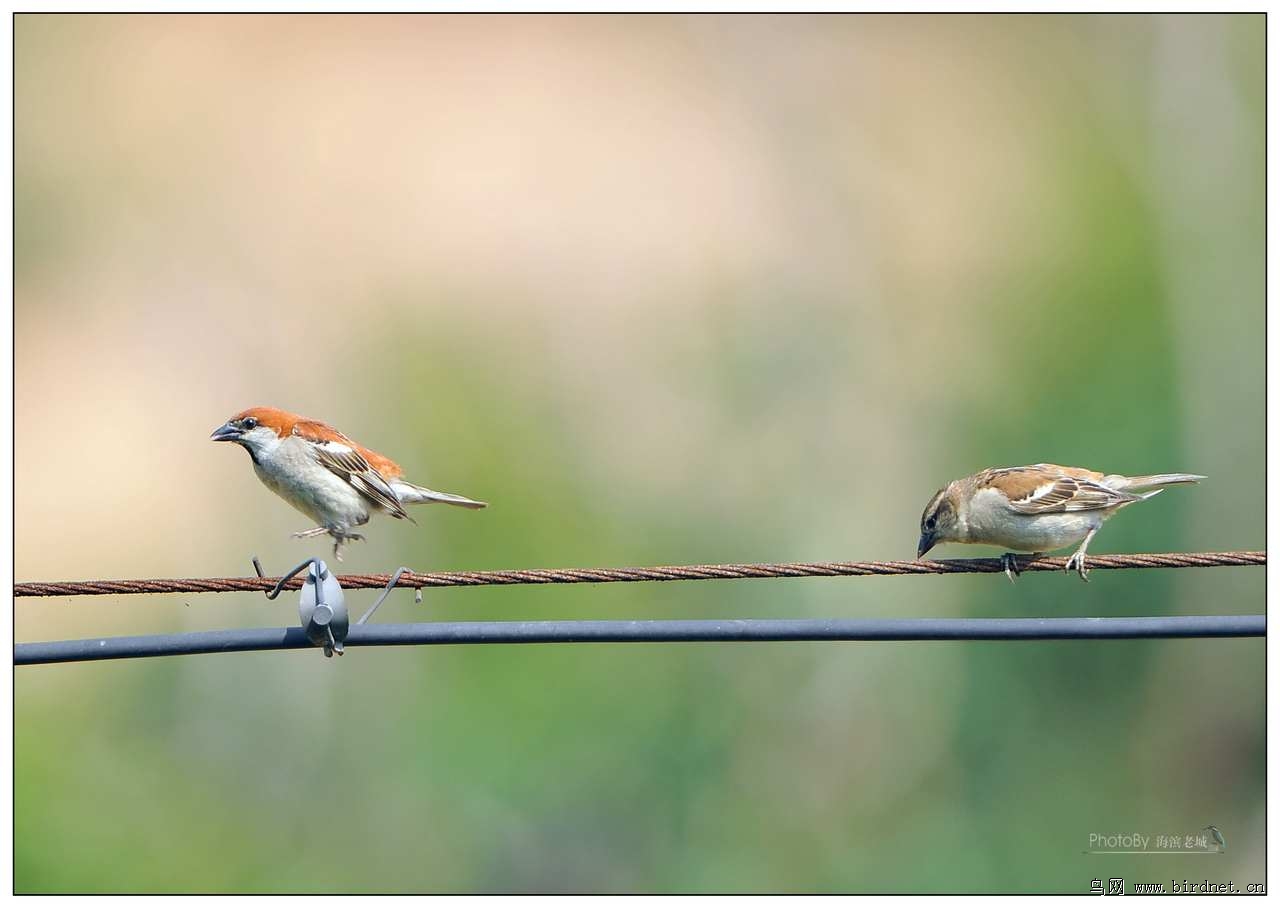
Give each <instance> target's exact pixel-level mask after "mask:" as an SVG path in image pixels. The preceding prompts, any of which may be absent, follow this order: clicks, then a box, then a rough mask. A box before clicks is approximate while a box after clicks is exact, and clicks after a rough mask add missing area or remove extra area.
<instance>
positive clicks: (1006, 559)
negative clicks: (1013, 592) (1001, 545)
mask: <svg viewBox="0 0 1280 908" xmlns="http://www.w3.org/2000/svg"><path fill="white" fill-rule="evenodd" d="M1000 563H1001V564H1002V565H1004V575H1005V576H1006V577H1008V578H1009V582H1010V583H1015V582H1016V581H1017V579H1018V577H1019V576H1020V575H1021V574H1022V568H1021V567H1019V566H1018V556H1017V555H1015V554H1014V553H1013V552H1005V553H1004V554H1003V555H1001V556H1000Z"/></svg>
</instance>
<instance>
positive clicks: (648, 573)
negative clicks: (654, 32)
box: [13, 552, 1267, 598]
mask: <svg viewBox="0 0 1280 908" xmlns="http://www.w3.org/2000/svg"><path fill="white" fill-rule="evenodd" d="M1266 563H1267V553H1266V552H1172V553H1146V554H1129V555H1090V556H1089V560H1088V567H1089V570H1091V571H1092V570H1102V571H1107V570H1124V569H1149V568H1198V567H1241V566H1249V565H1265V564H1266ZM1066 564H1067V559H1066V558H1061V557H1053V558H1044V557H1042V558H1032V557H1030V556H1019V558H1018V565H1019V567H1020V569H1021V570H1022V571H1023V572H1029V573H1038V572H1041V571H1062V570H1064V569H1065V568H1066ZM1004 569H1005V565H1004V562H1003V561H1002V560H1001V559H999V558H964V559H939V560H936V561H821V562H787V563H781V564H691V565H674V566H665V567H633V568H625V567H624V568H528V569H522V570H504V571H432V572H429V573H422V574H419V573H416V572H413V571H404V572H403V573H402V574H401V576H400V579H399V581H398V582H397V584H396V586H397V587H408V588H413V589H421V588H424V587H452V586H512V585H520V584H555V583H639V582H644V581H667V580H745V579H760V578H775V577H870V576H903V575H908V574H916V575H918V574H996V573H1001V572H1003V571H1004ZM278 579H279V578H274V577H210V578H186V579H156V580H72V581H54V582H32V583H15V584H14V587H13V594H14V596H15V597H17V598H24V597H39V596H108V595H133V594H139V593H233V592H265V591H267V590H270V589H272V588H273V587H274V586H275V585H276V582H277V580H278ZM390 580H391V575H390V574H345V575H340V576H339V577H338V581H339V582H340V583H341V584H342V586H343V588H345V589H381V588H383V587H385V586H386V585H387V584H388V583H389V582H390ZM301 585H302V579H301V578H294V579H293V580H291V581H290V582H289V583H287V584H285V587H284V588H285V589H289V590H296V589H299V588H301Z"/></svg>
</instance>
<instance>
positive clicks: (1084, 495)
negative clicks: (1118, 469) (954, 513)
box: [981, 464, 1140, 514]
mask: <svg viewBox="0 0 1280 908" xmlns="http://www.w3.org/2000/svg"><path fill="white" fill-rule="evenodd" d="M1090 472H1091V471H1087V470H1075V469H1072V470H1071V472H1070V473H1068V472H1066V471H1065V470H1059V469H1057V468H1053V467H1052V466H1051V465H1050V464H1037V465H1036V466H1033V467H1010V468H1008V469H1004V470H988V471H987V472H986V474H985V475H984V477H983V479H982V482H981V485H984V486H988V487H990V488H993V489H997V490H998V491H1000V492H1001V493H1003V494H1004V496H1005V498H1007V499H1008V500H1009V507H1010V508H1012V509H1013V510H1015V511H1017V512H1018V513H1019V514H1056V513H1063V512H1066V511H1100V510H1106V509H1107V508H1114V507H1116V506H1118V505H1121V504H1127V503H1128V502H1131V501H1138V500H1140V499H1139V497H1138V496H1136V495H1129V494H1127V493H1125V492H1119V491H1117V490H1115V489H1109V488H1107V487H1106V486H1104V485H1102V484H1101V483H1099V482H1095V481H1093V480H1092V479H1089V478H1086V476H1087V474H1088V473H1090ZM1073 474H1075V475H1073ZM1082 474H1083V475H1082Z"/></svg>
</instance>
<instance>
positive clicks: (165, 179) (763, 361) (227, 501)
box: [14, 15, 1265, 892]
mask: <svg viewBox="0 0 1280 908" xmlns="http://www.w3.org/2000/svg"><path fill="white" fill-rule="evenodd" d="M1263 42H1264V20H1263V17H1262V16H1260V15H1255V16H1239V17H1229V16H1222V17H1215V16H1194V17H1154V16H1107V17H1100V18H1091V17H1072V16H1046V17H997V16H989V17H988V16H975V17H962V16H951V17H933V16H916V17H854V16H839V17H837V16H829V17H803V16H788V17H712V16H649V17H625V16H613V17H587V16H558V17H547V18H538V17H497V16H489V17H480V16H476V17H470V16H450V17H439V18H436V17H398V16H379V17H368V18H362V17H336V16H335V17H291V16H281V17H240V16H233V17H203V16H181V17H177V16H174V17H149V16H129V17H97V16H74V17H62V16H33V15H20V16H18V17H17V18H16V22H15V46H16V70H15V73H16V75H15V104H16V125H17V132H16V146H15V169H16V232H15V240H16V255H17V259H16V347H17V352H16V356H17V363H16V385H15V388H16V420H17V425H18V426H20V427H21V431H19V432H18V433H17V438H16V473H17V484H16V520H17V527H18V532H17V538H16V559H17V560H16V574H17V578H18V579H19V580H39V579H82V578H96V577H111V578H115V577H119V578H127V577H138V576H141V577H166V576H225V575H244V574H246V573H250V561H249V559H250V556H251V555H254V554H257V555H259V556H260V557H261V558H262V560H263V563H264V565H265V566H266V567H267V568H268V570H271V571H273V572H279V571H280V570H282V569H284V568H286V567H288V566H290V565H293V564H294V563H296V562H297V561H299V560H300V559H301V558H303V557H305V556H307V555H310V554H320V555H322V556H324V557H328V555H329V550H328V545H327V544H326V543H324V542H323V541H320V542H315V541H311V542H304V541H299V540H294V539H291V538H289V533H290V532H292V531H294V530H299V529H303V528H304V527H305V526H307V525H309V524H308V523H307V520H306V518H304V517H302V516H301V515H299V514H297V513H295V512H293V511H292V510H291V509H290V508H289V507H288V506H287V505H285V504H284V503H283V502H281V501H280V500H279V499H276V498H275V497H274V496H272V495H270V494H269V493H268V492H267V491H266V490H265V489H264V488H263V487H262V486H261V485H260V484H259V483H258V481H257V479H256V478H255V477H254V476H253V475H252V471H251V469H250V465H249V462H248V459H247V458H246V457H245V455H244V454H243V453H242V452H241V451H239V450H236V449H234V448H231V447H229V446H225V445H215V444H212V443H210V442H209V441H208V440H207V438H208V435H209V433H210V432H211V431H212V430H213V429H214V428H215V427H216V426H218V425H219V424H220V423H221V422H222V421H223V420H224V419H225V418H226V417H228V416H229V415H230V414H232V413H233V412H235V411H238V410H240V409H243V408H245V407H249V406H253V405H259V404H270V405H275V406H280V407H284V408H287V409H291V410H295V411H298V412H301V413H304V414H307V415H311V416H315V417H318V418H321V419H324V420H326V421H328V422H330V423H332V424H334V425H336V426H337V427H339V428H340V429H342V430H343V431H345V432H347V433H349V434H351V435H352V436H354V437H356V438H358V439H360V440H361V441H362V442H364V443H366V444H368V445H369V446H371V447H373V448H375V449H377V450H381V451H384V452H386V453H388V454H390V455H391V456H393V457H395V458H396V459H397V460H399V461H400V462H401V463H402V464H403V465H404V466H405V468H406V470H407V471H408V474H409V476H410V477H411V478H413V479H415V480H417V481H419V482H422V483H424V484H430V485H432V486H434V487H435V488H439V489H445V490H449V491H455V492H460V493H463V494H467V495H471V496H475V497H479V498H483V499H486V500H488V501H489V502H491V503H492V507H491V508H490V509H489V510H487V511H483V512H478V513H471V512H464V511H457V510H452V509H435V510H426V511H420V512H418V514H417V516H418V519H419V524H420V525H419V526H416V527H415V526H411V525H408V524H406V523H398V522H394V521H383V522H378V523H375V524H374V525H373V526H372V527H371V528H370V531H369V541H368V542H367V543H363V544H360V543H357V544H355V545H354V546H352V547H351V548H350V549H349V551H348V555H347V560H346V562H345V563H344V565H343V567H344V569H345V570H349V571H388V570H390V569H392V568H394V567H396V566H397V565H400V564H407V565H411V566H412V567H414V568H416V569H418V570H431V569H468V568H475V569H482V568H512V567H543V566H545V567H554V566H609V565H638V564H667V563H702V562H717V561H776V560H791V559H795V560H841V559H892V558H905V557H910V556H912V554H913V553H914V549H915V543H916V537H917V527H918V521H919V515H920V510H921V509H922V508H923V506H924V504H925V503H926V501H927V500H928V499H929V497H930V495H931V494H932V493H933V492H934V490H935V489H936V488H937V487H939V486H940V485H941V484H943V483H944V482H945V481H947V480H949V479H952V478H955V477H957V476H961V475H964V474H967V473H970V472H973V471H975V470H977V469H980V468H982V467H986V466H1002V465H1016V464H1022V463H1031V462H1036V461H1041V460H1050V461H1055V462H1059V463H1066V464H1078V465H1082V466H1088V467H1093V468H1096V469H1101V470H1105V471H1109V472H1128V473H1148V472H1160V471H1169V470H1187V471H1195V472H1199V473H1205V474H1208V476H1209V477H1210V478H1209V481H1208V482H1206V483H1204V484H1202V485H1201V486H1199V487H1195V488H1188V489H1175V490H1172V491H1170V492H1167V493H1166V494H1164V495H1162V496H1160V497H1159V498H1158V499H1157V500H1155V501H1153V502H1152V503H1150V504H1148V505H1144V506H1143V507H1141V508H1135V509H1133V510H1131V511H1129V512H1126V513H1125V514H1123V515H1122V516H1121V517H1119V518H1117V519H1116V520H1114V521H1113V522H1111V523H1110V524H1108V526H1107V529H1106V530H1105V531H1104V532H1103V533H1102V534H1101V535H1100V536H1099V538H1098V539H1097V540H1096V541H1095V543H1094V545H1093V551H1094V552H1097V553H1105V552H1125V551H1175V550H1189V551H1200V550H1226V549H1237V548H1262V547H1263V546H1264V544H1265V541H1264V525H1263V498H1262V496H1261V495H1260V494H1259V490H1260V489H1262V488H1263V478H1264V475H1263V471H1264V458H1263V442H1264V434H1263V429H1264V412H1263V388H1264V349H1263V345H1264V337H1263V319H1264V239H1263V238H1264V226H1265V224H1264V193H1263V189H1264V175H1265V172H1264V137H1265V136H1264V100H1263V92H1264V43H1263ZM936 554H937V555H939V556H943V557H946V556H960V555H964V554H989V551H988V550H985V549H969V550H966V549H963V548H957V547H944V548H943V549H942V550H940V551H939V552H937V553H936ZM1263 580H1264V575H1263V571H1261V570H1258V569H1248V568H1238V569H1219V570H1200V571H1181V572H1171V571H1147V572H1099V573H1097V574H1095V575H1094V577H1093V582H1092V583H1090V584H1088V585H1085V584H1082V583H1080V582H1079V581H1078V580H1077V579H1076V578H1074V577H1068V576H1057V575H1052V576H1050V575H1035V576H1029V577H1025V578H1023V580H1022V581H1021V582H1019V583H1018V584H1017V585H1016V586H1011V585H1010V584H1009V583H1007V582H1006V581H1005V580H1004V578H1003V577H999V576H952V577H949V578H939V577H917V578H907V577H898V578H867V579H810V580H777V581H744V582H716V583H689V584H678V583H677V584H660V585H659V584H637V585H610V586H600V587H576V588H558V587H557V588H542V589H539V588H527V587H526V588H505V589H503V588H493V589H474V590H450V591H428V592H427V594H426V598H425V601H424V603H423V604H422V605H420V606H415V605H414V604H413V601H412V596H411V595H410V594H409V593H407V592H406V593H400V594H397V595H396V596H394V597H393V598H392V599H391V600H389V601H388V603H387V604H386V605H384V606H383V609H382V611H381V612H380V614H379V618H380V620H382V621H387V622H393V621H413V620H427V619H468V618H486V619H541V618H588V617H592V618H647V617H674V616H680V617H695V618H723V617H751V616H765V617H784V616H805V615H811V616H910V617H915V616H966V615H974V616H1015V615H1051V616H1059V615H1061V616H1071V615H1081V616H1083V615H1166V614H1177V613H1186V614H1211V613H1212V614H1217V613H1257V612H1260V611H1262V610H1263V607H1264V606H1263V592H1264V589H1263ZM372 597H373V594H372V593H369V592H356V593H352V594H351V595H350V596H349V602H350V603H351V607H352V610H353V611H354V612H356V613H357V614H358V613H359V611H361V610H363V608H364V607H365V606H366V605H367V603H368V602H369V601H371V599H372ZM287 599H288V597H286V598H284V599H281V600H280V601H278V602H275V603H269V602H267V601H266V600H264V599H263V598H262V597H261V596H257V595H247V594H246V595H226V596H212V595H195V596H167V597H146V598H141V597H135V598H116V599H55V600H41V601H35V600H22V601H18V602H16V603H15V621H16V634H17V639H18V640H19V641H29V640H47V639H61V638H70V637H86V636H93V635H98V634H104V635H121V634H137V633H147V632H167V631H180V630H197V629H212V628H221V627H229V626H263V625H274V626H280V625H286V624H291V623H293V622H294V621H295V620H296V611H295V604H294V602H293V601H286V600H287ZM1263 681H1264V645H1263V642H1262V641H1261V640H1200V641H1195V640H1191V641H1133V642H1096V643H1084V642H1061V643H1018V644H998V643H970V644H959V643H916V644H829V645H828V644H762V645H675V646H641V645H632V646H624V645H611V646H542V647H505V648H503V647H492V648H490V647H455V648H433V649H409V648H405V649H381V650H368V649H357V650H353V651H351V652H349V653H348V654H347V655H346V657H345V658H343V659H341V660H336V659H335V660H325V659H324V658H322V657H321V656H320V655H319V654H318V653H312V652H295V653H274V654H242V655H224V656H200V657H191V658H180V659H179V658H174V659H157V660H147V661H127V662H116V663H103V664H97V665H92V664H89V665H72V666H50V667H33V668H23V669H20V670H18V671H16V672H15V699H16V719H15V729H14V731H15V764H16V765H15V806H14V809H15V825H14V851H15V887H16V889H17V890H18V891H20V892H62V891H92V892H114V891H202V892H224V891H243V890H251V891H264V892H276V891H294V892H326V891H335V890H336V891H370V890H371V891H393V892H395V891H419V890H426V891H446V892H452V891H494V890H498V891H580V890H597V891H655V892H665V891H691V892H704V891H730V892H736V891H755V890H768V891H783V892H791V891H797V892H800V891H834V890H851V891H939V892H941V891H955V890H962V891H1045V890H1049V891H1058V890H1065V891H1077V892H1085V891H1088V888H1089V881H1090V880H1091V879H1093V878H1095V877H1100V878H1102V879H1103V880H1104V881H1105V880H1106V879H1108V878H1109V877H1117V876H1118V877H1124V878H1125V880H1126V884H1131V883H1132V882H1161V881H1163V882H1166V883H1167V882H1168V881H1169V880H1174V879H1176V880H1182V879H1191V880H1195V881H1199V880H1202V879H1209V880H1213V881H1225V880H1227V879H1231V880H1233V881H1234V882H1235V883H1236V884H1237V885H1242V884H1244V883H1248V882H1260V881H1262V880H1263V874H1264V866H1263V856H1264V845H1265V842H1264V835H1265V830H1264V823H1263V819H1264V793H1265V746H1264V742H1265V737H1264V728H1265V726H1264V686H1263ZM1210 823H1212V824H1215V825H1217V826H1218V827H1219V828H1220V829H1221V830H1222V831H1223V832H1224V833H1225V835H1226V837H1227V841H1228V844H1229V848H1228V851H1227V853H1226V854H1225V855H1222V856H1216V857H1210V856H1205V855H1188V856H1110V857H1101V856H1090V855H1085V854H1082V852H1083V851H1085V850H1086V849H1088V848H1089V847H1090V845H1089V838H1088V837H1089V834H1090V833H1094V832H1097V833H1106V834H1113V833H1121V832H1142V833H1146V834H1151V835H1155V834H1169V833H1182V834H1185V833H1191V832H1195V831H1197V830H1199V829H1200V828H1201V827H1203V826H1205V825H1207V824H1210Z"/></svg>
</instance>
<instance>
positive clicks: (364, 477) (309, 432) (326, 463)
mask: <svg viewBox="0 0 1280 908" xmlns="http://www.w3.org/2000/svg"><path fill="white" fill-rule="evenodd" d="M293 434H294V435H297V436H299V437H300V438H303V439H305V440H307V441H309V442H311V445H312V448H313V449H314V450H315V452H316V459H317V460H318V461H319V462H320V465H321V466H323V467H324V468H325V469H327V470H329V471H330V472H332V473H334V474H336V475H337V476H339V477H341V478H342V479H344V480H346V481H347V482H349V483H351V486H352V487H353V488H354V489H355V490H356V491H357V492H359V493H360V494H361V495H363V496H364V497H365V498H368V499H369V500H370V501H372V502H374V503H375V504H378V505H381V506H382V507H384V508H386V509H387V511H388V512H390V513H391V515H392V516H394V517H400V518H404V519H406V520H409V521H411V522H412V520H413V518H412V517H410V516H409V514H408V512H407V511H405V509H404V505H403V504H401V503H400V498H399V496H397V495H396V493H395V490H394V489H392V488H391V484H390V482H388V480H389V479H395V478H396V477H397V476H399V475H400V473H401V470H400V468H399V467H398V466H396V464H395V463H393V462H392V461H390V460H388V459H387V458H385V457H383V456H382V455H380V454H376V453H374V452H373V451H369V450H367V449H365V448H362V447H361V446H360V445H358V444H356V443H355V442H353V441H352V440H351V439H349V438H347V436H345V435H343V434H342V433H341V432H339V431H337V430H336V429H332V428H330V427H329V426H326V425H325V424H324V423H320V422H313V421H306V422H299V423H298V424H297V425H295V426H294V427H293ZM370 461H373V463H370ZM375 465H376V467H377V468H375Z"/></svg>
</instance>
